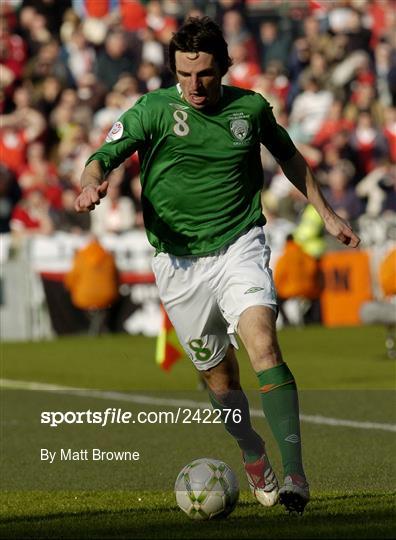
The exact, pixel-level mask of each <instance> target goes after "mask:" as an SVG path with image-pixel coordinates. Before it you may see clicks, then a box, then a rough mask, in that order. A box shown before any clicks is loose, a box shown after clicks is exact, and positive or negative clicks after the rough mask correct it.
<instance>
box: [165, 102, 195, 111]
mask: <svg viewBox="0 0 396 540" xmlns="http://www.w3.org/2000/svg"><path fill="white" fill-rule="evenodd" d="M169 105H170V106H171V107H173V108H174V109H177V110H178V111H185V110H186V109H189V108H190V107H189V106H188V105H180V103H169Z"/></svg>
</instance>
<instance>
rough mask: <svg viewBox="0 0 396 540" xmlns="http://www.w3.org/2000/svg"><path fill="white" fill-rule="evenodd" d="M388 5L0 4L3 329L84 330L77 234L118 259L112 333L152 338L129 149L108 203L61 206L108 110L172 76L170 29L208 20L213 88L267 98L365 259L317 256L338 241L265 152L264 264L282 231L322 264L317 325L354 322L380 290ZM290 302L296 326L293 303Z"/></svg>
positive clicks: (393, 225) (393, 37) (386, 189)
mask: <svg viewBox="0 0 396 540" xmlns="http://www.w3.org/2000/svg"><path fill="white" fill-rule="evenodd" d="M394 8H395V3H394V2H393V1H392V0H389V1H388V0H376V1H371V2H368V1H365V0H356V1H341V0H340V1H332V2H329V1H322V2H321V1H311V0H306V1H300V0H293V1H291V2H287V1H278V2H265V1H257V0H247V1H245V2H242V1H238V0H223V1H219V2H213V1H205V0H201V1H198V0H197V1H192V0H191V1H190V0H186V1H175V0H166V1H162V2H159V1H156V0H151V1H141V2H140V1H131V0H128V1H126V0H108V1H107V0H106V1H105V0H103V1H97V0H95V1H94V0H92V1H90V0H86V1H84V0H74V1H72V0H62V1H61V2H55V1H53V0H24V1H18V0H13V1H8V0H6V1H3V2H2V3H1V8H0V9H1V34H0V47H1V49H0V60H1V67H2V70H1V80H0V109H1V113H2V116H1V130H0V158H1V167H0V181H1V193H0V202H1V204H0V232H1V246H2V248H1V260H2V262H3V285H2V291H3V294H2V307H1V313H2V327H3V332H2V333H3V336H4V337H5V338H6V339H7V338H8V339H40V338H45V337H50V336H51V335H54V330H55V334H67V333H72V332H76V331H82V330H83V329H84V328H85V326H84V325H86V322H85V319H84V318H83V317H82V316H81V313H78V311H76V310H75V309H74V308H73V306H72V305H71V303H70V299H69V296H68V294H67V293H66V291H65V289H64V287H63V276H64V273H65V272H67V271H68V270H69V269H70V266H71V263H72V258H73V254H74V252H75V250H76V249H77V248H79V247H81V246H83V245H84V244H85V243H86V241H87V240H86V239H87V235H88V233H89V232H93V233H94V234H96V235H97V236H98V237H99V238H100V239H101V241H102V242H103V243H104V245H105V246H106V247H108V248H109V249H110V250H111V251H112V252H113V253H114V254H115V256H116V262H117V266H118V268H119V270H120V272H121V281H122V286H121V288H120V292H121V297H120V298H121V301H120V303H119V305H118V308H119V309H118V310H113V315H114V316H113V324H112V325H111V327H112V329H114V330H116V331H128V332H129V333H134V334H136V333H141V332H143V333H144V334H146V335H155V334H156V333H157V332H158V328H159V325H160V319H161V318H160V313H159V309H158V299H157V298H156V290H155V286H154V285H153V283H152V276H151V275H150V257H151V255H152V251H151V249H150V246H148V244H147V241H146V240H145V235H144V232H143V227H142V214H141V206H140V186H139V164H138V161H137V157H136V155H134V156H132V157H131V158H130V159H129V160H128V161H127V162H126V164H125V165H124V166H121V167H120V168H119V169H118V170H117V171H115V172H114V173H113V174H112V176H111V184H112V188H111V197H110V196H109V197H107V198H106V199H105V200H104V201H103V202H102V205H101V206H100V207H99V208H98V209H97V210H96V211H95V212H94V213H93V214H92V215H89V216H88V215H77V214H75V212H74V210H73V207H72V204H73V200H74V198H75V195H76V193H77V192H78V190H79V177H80V174H81V171H82V168H83V165H84V162H85V160H86V159H87V158H88V156H89V155H90V153H91V152H92V150H93V149H94V148H96V147H97V146H98V145H99V144H100V143H101V142H102V141H103V140H104V137H105V136H106V133H107V132H108V130H109V129H110V128H111V126H112V124H113V123H114V121H115V120H116V119H117V118H118V116H119V115H120V114H121V113H122V112H123V111H124V110H125V109H127V108H128V107H130V106H132V105H133V103H134V102H135V101H136V99H137V98H138V97H139V96H140V95H142V94H143V93H145V92H147V91H150V90H154V89H156V88H159V87H165V86H168V85H171V84H173V83H174V80H173V77H172V74H171V73H170V72H169V70H168V68H167V65H166V64H167V62H166V45H167V43H168V41H169V39H170V36H171V35H172V32H173V31H174V30H175V29H176V28H177V27H178V26H179V25H180V23H181V22H182V21H183V20H184V19H185V17H186V16H188V15H191V14H192V15H194V14H195V15H197V14H204V13H205V14H208V15H210V16H212V17H214V18H215V19H216V20H217V21H218V22H219V24H220V25H221V27H222V28H223V31H224V34H225V37H226V39H227V42H228V44H229V50H230V55H231V57H232V59H233V66H232V67H231V69H230V71H229V73H228V74H227V76H226V77H225V80H224V82H226V83H229V84H235V85H238V86H242V87H244V88H250V89H253V90H255V91H258V92H260V93H262V94H263V95H264V96H265V97H266V98H267V99H268V100H269V101H270V103H271V104H272V105H273V107H274V111H275V114H276V116H277V118H278V121H279V122H280V123H281V124H282V125H284V126H285V127H286V128H287V129H288V130H289V132H290V134H291V136H292V138H293V140H294V141H295V142H296V144H297V146H298V147H299V149H300V150H301V152H302V153H303V154H304V156H305V157H306V159H307V160H308V162H309V163H310V165H311V166H312V168H313V169H314V171H315V173H316V174H317V177H318V179H319V181H320V182H321V184H322V186H323V190H324V192H325V194H326V196H327V197H328V199H329V200H330V202H331V203H332V204H333V206H334V207H335V209H336V210H337V211H338V212H339V213H340V214H341V215H342V216H344V217H346V218H347V219H348V220H349V221H350V222H351V223H352V224H353V225H354V227H356V229H357V231H358V232H359V233H360V234H361V237H362V249H363V250H365V252H366V253H367V254H368V256H369V258H368V259H367V260H364V259H362V258H360V260H358V259H359V257H358V255H357V254H356V257H357V258H356V260H352V262H351V261H350V259H348V260H346V259H344V260H342V258H337V257H336V259H335V260H334V259H326V253H328V252H329V251H331V252H334V251H335V250H336V251H337V250H340V249H343V248H341V247H340V246H339V245H338V244H337V243H335V242H334V241H332V240H331V239H330V238H328V237H327V236H326V235H325V234H324V230H323V226H322V224H321V223H320V220H319V221H318V220H317V219H316V218H317V216H315V215H313V214H312V209H310V208H307V207H306V203H305V202H304V201H303V200H302V198H301V196H300V195H299V194H298V192H297V190H296V189H294V188H293V187H292V185H291V184H290V183H289V182H288V181H287V180H285V179H284V178H282V174H281V171H280V169H279V167H277V164H276V162H275V161H274V160H273V159H272V157H271V156H270V155H269V154H268V152H267V151H266V150H265V149H263V205H264V212H265V214H266V216H267V219H268V225H267V229H266V230H267V236H268V240H269V243H270V245H271V247H272V251H273V257H272V264H273V265H274V264H275V263H276V259H277V257H278V256H279V254H280V253H281V252H282V250H283V247H284V243H285V239H286V236H287V234H288V233H291V232H293V233H294V235H295V238H296V239H297V241H298V242H299V243H300V245H301V246H302V247H303V249H304V250H305V251H306V252H308V253H309V254H311V255H313V256H314V257H315V258H317V259H320V260H321V262H322V270H323V269H325V271H324V276H325V280H324V285H325V291H324V294H322V299H321V300H322V321H323V322H324V323H325V324H328V325H337V324H338V325H339V324H359V320H360V319H359V308H360V305H361V304H362V302H364V301H365V300H368V299H370V298H373V297H378V296H381V294H382V291H381V290H380V287H379V285H378V281H377V276H378V265H379V263H380V261H381V260H382V259H383V257H384V255H385V254H386V252H387V251H389V249H390V247H391V245H392V242H393V241H394V239H395V236H396V221H395V211H396V194H395V189H396V187H395V186H396V180H395V178H396V173H395V167H396V165H395V161H396V109H395V100H396V97H395V95H396V50H395V41H396V32H395V24H396V23H395V9H394ZM110 199H111V200H110ZM360 255H361V254H360ZM329 260H330V262H329ZM351 265H352V266H351ZM345 273H347V274H348V276H349V274H351V275H350V276H349V277H348V279H347V280H346V282H347V283H346V284H345V279H344V285H343V284H342V283H343V280H342V276H343V275H344V277H345ZM38 276H41V279H39V278H38ZM340 276H341V278H340ZM351 276H352V277H351ZM362 276H366V278H362ZM362 279H363V282H362ZM43 284H44V289H43ZM337 294H338V297H337ZM340 294H341V296H340ZM27 302H28V304H27ZM352 305H353V306H354V307H353V308H351V306H352ZM60 306H63V311H62V310H60ZM48 307H49V312H48ZM290 309H292V311H291V312H290V316H291V320H292V321H295V322H299V321H300V320H301V316H300V315H299V313H298V307H297V308H296V307H295V306H294V307H293V306H291V308H290ZM293 309H294V312H293ZM296 309H297V312H296ZM48 313H49V314H50V316H49V315H48ZM316 320H317V319H316ZM17 323H18V324H17Z"/></svg>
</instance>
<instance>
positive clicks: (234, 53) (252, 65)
mask: <svg viewBox="0 0 396 540" xmlns="http://www.w3.org/2000/svg"><path fill="white" fill-rule="evenodd" d="M229 52H230V57H231V58H232V62H233V63H232V66H231V67H230V69H229V72H228V76H229V81H230V84H231V85H233V86H239V87H240V88H247V89H251V88H253V86H254V85H255V84H256V80H257V76H258V75H259V74H260V73H261V70H260V66H259V65H258V64H257V63H256V62H253V61H251V60H249V59H248V52H247V50H246V48H245V45H243V43H235V44H234V45H232V46H230V47H229Z"/></svg>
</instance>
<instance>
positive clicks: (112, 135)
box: [105, 122, 124, 142]
mask: <svg viewBox="0 0 396 540" xmlns="http://www.w3.org/2000/svg"><path fill="white" fill-rule="evenodd" d="M123 133H124V126H123V125H122V122H116V123H115V124H113V127H112V128H111V129H110V131H109V132H108V134H107V135H106V139H105V141H106V142H112V141H118V139H121V137H122V134H123Z"/></svg>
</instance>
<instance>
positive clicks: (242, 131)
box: [230, 118, 250, 141]
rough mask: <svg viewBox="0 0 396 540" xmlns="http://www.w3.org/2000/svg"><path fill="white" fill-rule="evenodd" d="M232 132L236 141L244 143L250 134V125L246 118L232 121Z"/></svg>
mask: <svg viewBox="0 0 396 540" xmlns="http://www.w3.org/2000/svg"><path fill="white" fill-rule="evenodd" d="M230 130H231V133H232V136H233V137H234V139H236V140H237V141H244V140H245V139H246V137H247V136H248V135H249V133H250V123H249V121H248V120H246V118H237V119H236V120H231V122H230Z"/></svg>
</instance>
